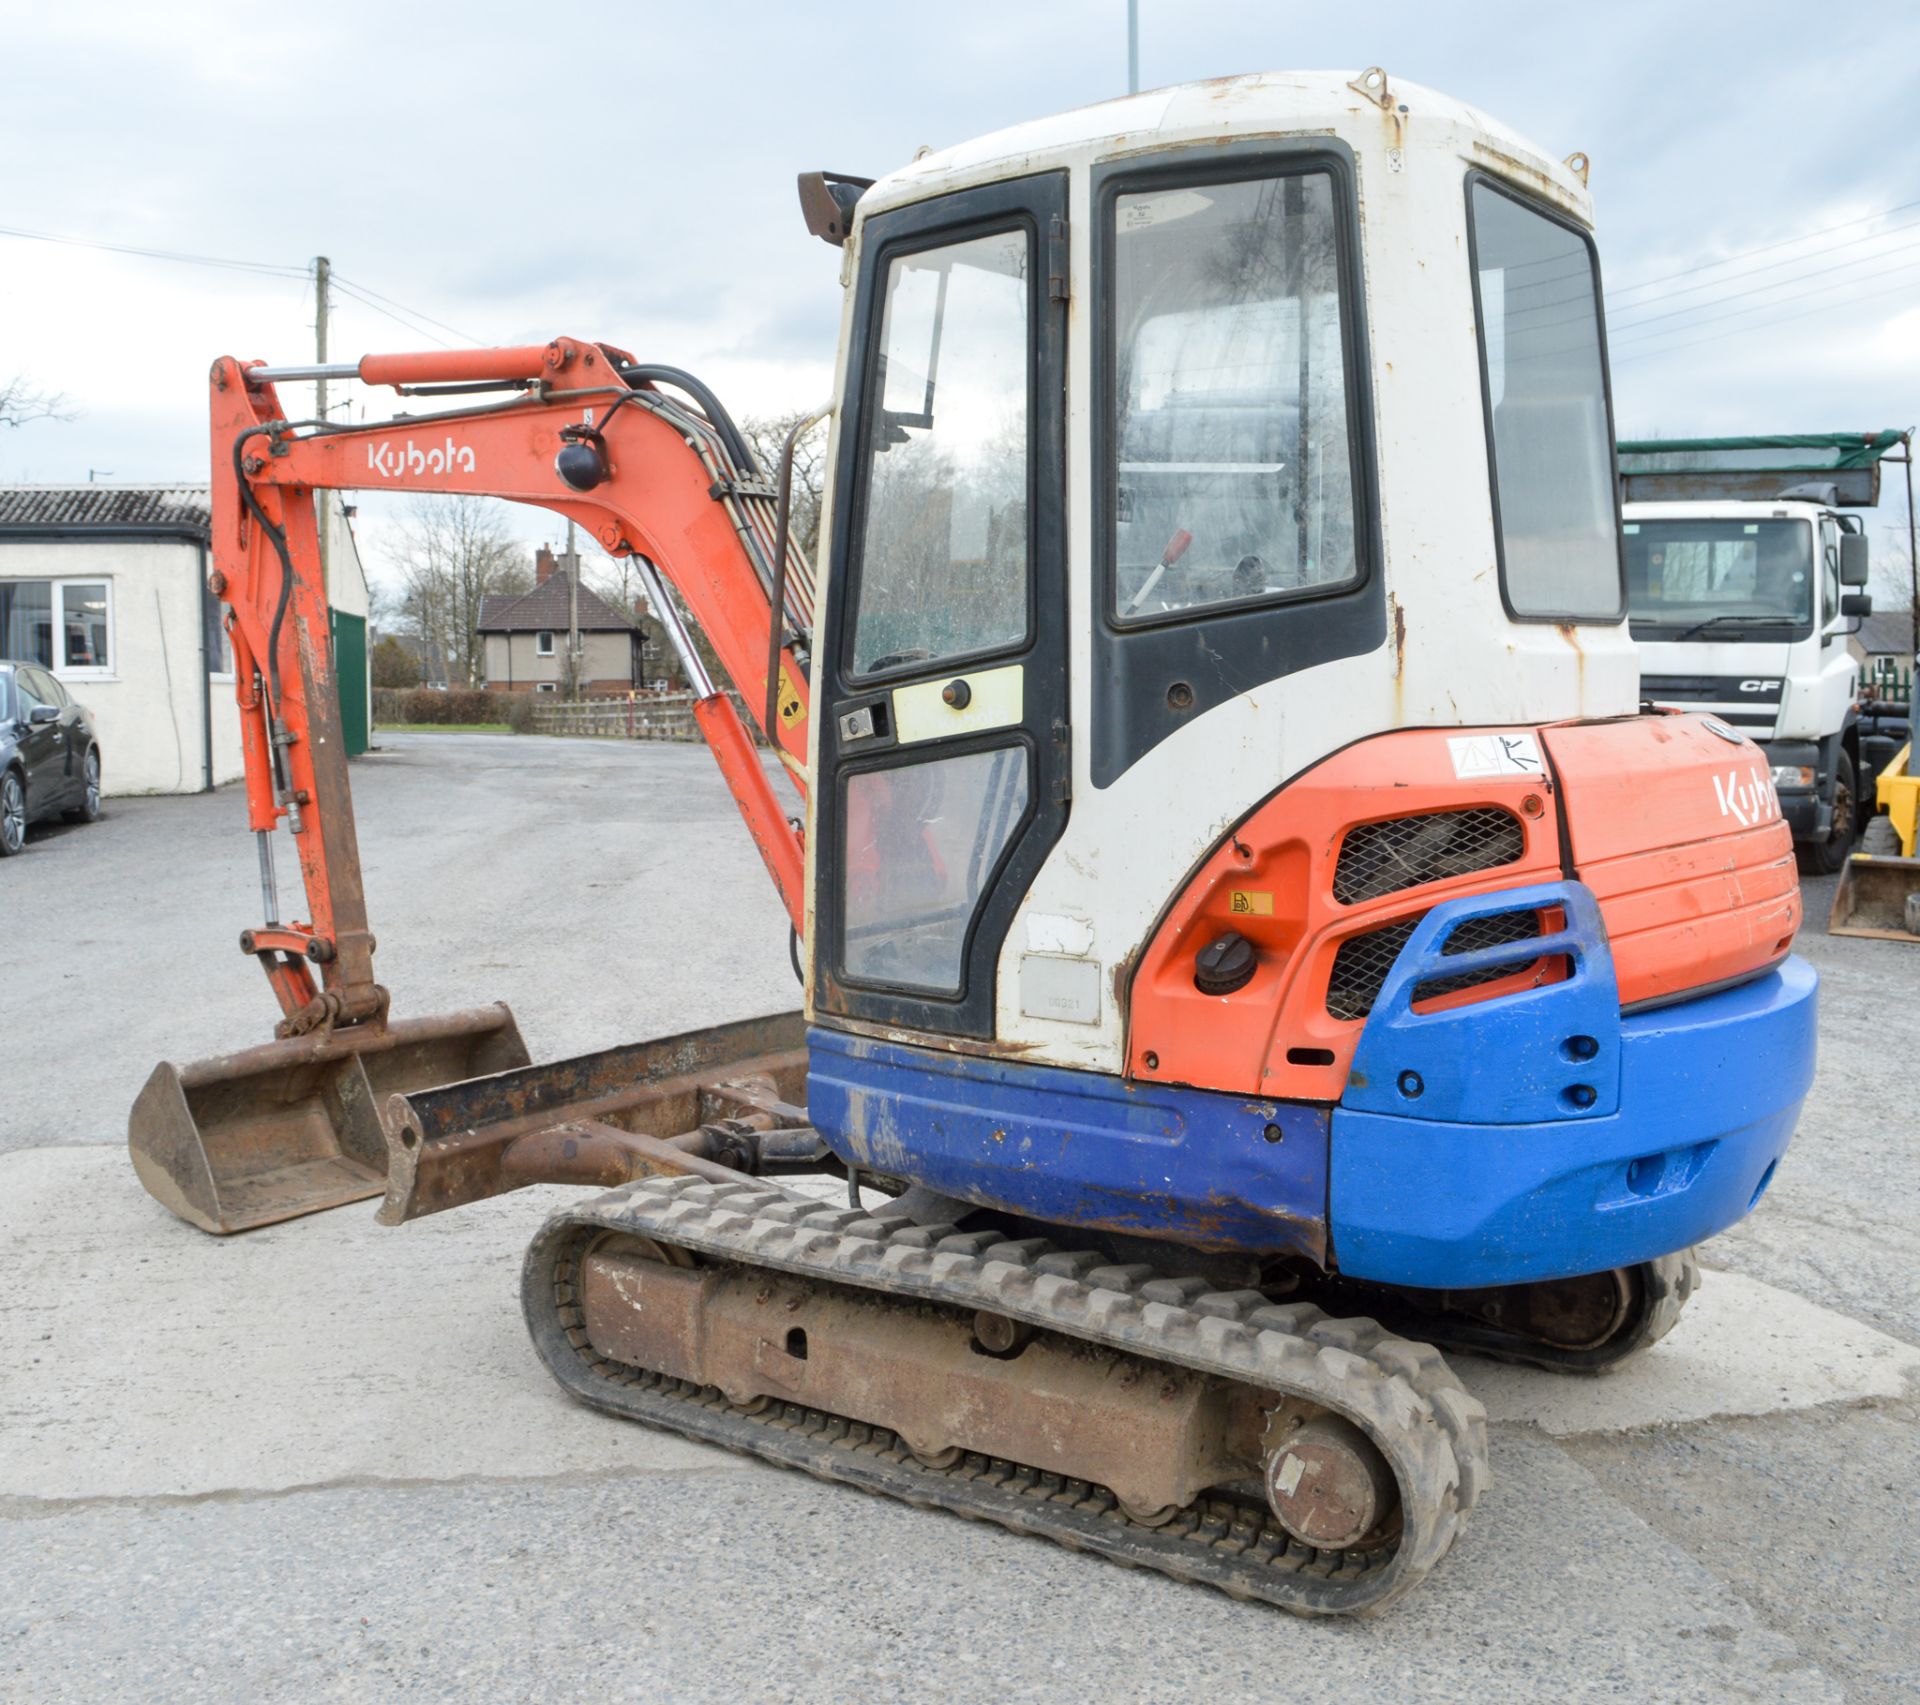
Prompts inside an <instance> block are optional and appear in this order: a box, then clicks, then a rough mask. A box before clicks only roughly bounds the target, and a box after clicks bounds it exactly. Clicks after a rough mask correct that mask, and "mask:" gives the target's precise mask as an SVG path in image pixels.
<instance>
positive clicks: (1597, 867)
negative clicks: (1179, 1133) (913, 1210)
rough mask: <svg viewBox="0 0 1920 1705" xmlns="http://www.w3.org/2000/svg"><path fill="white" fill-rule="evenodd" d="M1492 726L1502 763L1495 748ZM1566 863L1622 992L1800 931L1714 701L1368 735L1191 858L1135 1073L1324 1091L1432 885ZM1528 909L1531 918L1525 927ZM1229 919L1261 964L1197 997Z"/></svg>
mask: <svg viewBox="0 0 1920 1705" xmlns="http://www.w3.org/2000/svg"><path fill="white" fill-rule="evenodd" d="M1489 742H1491V743H1492V747H1493V750H1494V751H1495V752H1496V753H1512V754H1515V756H1514V757H1513V759H1512V761H1511V763H1510V764H1492V765H1490V764H1488V763H1486V762H1485V761H1484V758H1485V754H1486V750H1487V743H1489ZM1543 747H1544V751H1543ZM1489 771H1491V772H1493V773H1484V772H1489ZM1563 843H1564V844H1563ZM1562 875H1571V876H1575V877H1578V878H1579V879H1580V880H1581V881H1584V882H1586V883H1587V884H1588V885H1589V886H1590V887H1591V888H1592V889H1593V891H1594V893H1595V895H1596V897H1597V898H1598V900H1599V902H1600V908H1601V913H1602V915H1603V917H1604V918H1605V920H1606V924H1607V932H1608V937H1609V941H1610V944H1611V947H1612V951H1613V956H1614V966H1615V974H1616V975H1617V977H1618V979H1619V984H1620V999H1621V1002H1622V1004H1623V1005H1629V1006H1630V1005H1633V1004H1635V1003H1637V1002H1641V1001H1646V1000H1653V999H1658V998H1661V997H1663V996H1670V995H1674V994H1677V993H1682V992H1684V991H1686V990H1689V989H1698V988H1706V987H1710V986H1712V985H1714V984H1717V983H1722V982H1725V981H1727V980H1729V979H1732V978H1737V977H1739V976H1742V975H1744V974H1747V973H1750V972H1753V971H1756V970H1759V969H1761V968H1763V967H1764V966H1766V965H1769V964H1771V963H1773V962H1774V961H1776V960H1778V959H1779V958H1780V957H1781V956H1782V955H1783V954H1784V953H1785V952H1786V951H1787V946H1788V943H1789V942H1790V941H1791V940H1792V937H1793V933H1794V931H1795V930H1796V929H1797V928H1798V927H1799V922H1800V894H1799V887H1798V884H1797V882H1796V880H1795V876H1794V866H1793V848H1792V843H1791V837H1790V836H1789V834H1788V832H1787V828H1786V825H1785V824H1784V823H1783V822H1782V821H1781V820H1780V813H1779V806H1778V803H1777V801H1776V800H1775V798H1774V795H1773V790H1772V786H1771V784H1770V781H1769V777H1768V771H1767V764H1766V760H1765V758H1764V757H1763V756H1762V755H1761V754H1760V752H1759V751H1758V749H1757V748H1755V747H1753V746H1751V745H1749V744H1748V743H1746V742H1745V741H1741V742H1740V743H1739V744H1738V745H1734V744H1730V743H1728V741H1727V740H1726V739H1725V738H1724V737H1723V736H1721V735H1719V734H1716V733H1715V732H1713V730H1712V729H1711V728H1709V727H1708V726H1707V722H1706V719H1703V718H1701V717H1698V716H1685V715H1677V716H1676V715H1654V716H1640V717H1630V718H1623V719H1619V720H1616V721H1611V722H1601V723H1568V724H1557V725H1552V726H1549V727H1546V728H1543V729H1539V730H1520V731H1517V732H1516V731H1515V730H1511V729H1508V730H1461V729H1452V730H1445V729H1441V730H1427V729H1418V730H1411V729H1410V730H1404V731H1400V732H1396V733H1392V734H1383V735H1380V736H1378V737H1377V738H1375V739H1372V740H1366V741H1362V742H1361V743H1360V744H1358V745H1355V746H1350V747H1347V748H1346V749H1345V750H1343V751H1340V752H1337V753H1335V754H1334V755H1333V756H1332V757H1330V758H1328V759H1327V760H1326V761H1325V762H1323V763H1321V764H1319V765H1317V766H1316V767H1315V768H1314V769H1312V770H1309V771H1308V772H1307V773H1306V774H1305V775H1303V776H1301V777H1299V778H1298V779H1297V780H1295V781H1293V782H1291V783H1289V784H1288V785H1287V786H1286V787H1284V788H1282V789H1281V790H1280V791H1279V792H1278V793H1276V794H1274V795H1273V796H1272V797H1271V798H1269V799H1268V800H1267V801H1266V802H1265V803H1264V804H1263V805H1261V806H1260V807H1259V808H1258V809H1257V810H1255V811H1254V812H1253V813H1252V814H1251V815H1250V816H1249V817H1247V818H1246V819H1245V820H1243V821H1242V822H1241V823H1240V824H1239V825H1238V826H1237V827H1236V828H1235V829H1234V831H1233V832H1232V833H1231V834H1230V835H1228V836H1227V838H1226V839H1225V840H1224V841H1223V842H1222V843H1221V844H1220V845H1219V846H1218V847H1217V848H1216V849H1215V850H1214V851H1213V853H1212V854H1210V855H1209V857H1208V858H1207V859H1206V860H1205V862H1204V863H1203V864H1202V865H1201V866H1200V868H1199V870H1198V871H1196V872H1195V874H1194V876H1193V877H1192V879H1191V880H1190V881H1189V882H1188V884H1187V886H1186V888H1185V889H1184V891H1183V892H1182V893H1181V894H1180V895H1179V897H1178V898H1177V899H1176V900H1175V902H1174V904H1173V906H1172V907H1171V908H1170V909H1169V911H1168V912H1167V915H1166V916H1165V918H1164V919H1163V920H1162V921H1161V924H1160V927H1159V929H1158V930H1157V931H1156V932H1155V935H1154V937H1153V939H1152V941H1151V942H1150V943H1149V944H1148V947H1147V950H1146V952H1145V953H1144V954H1143V955H1142V958H1141V961H1140V964H1139V967H1138V969H1137V971H1136V973H1135V975H1134V978H1133V983H1132V988H1131V996H1130V1006H1129V1023H1128V1045H1127V1053H1128V1058H1127V1070H1128V1073H1129V1075H1130V1076H1134V1077H1140V1078H1146V1079H1150V1080H1154V1081H1159V1082H1169V1083H1183V1084H1191V1085H1194V1086H1195V1087H1198V1088H1207V1089H1222V1090H1227V1091H1229V1092H1232V1093H1238V1094H1250V1095H1260V1096H1284V1097H1288V1098H1296V1099H1304V1100H1325V1101H1332V1100H1337V1099H1338V1098H1339V1097H1340V1095H1341V1094H1342V1093H1343V1091H1344V1090H1345V1087H1346V1080H1347V1071H1348V1067H1349V1065H1350V1064H1351V1062H1352V1058H1353V1051H1354V1048H1355V1046H1356V1044H1357V1043H1358V1041H1359V1036H1360V1031H1361V1029H1362V1027H1363V1026H1364V1023H1365V1019H1366V1013H1367V1010H1368V1009H1369V1007H1370V1002H1371V995H1370V994H1369V992H1368V990H1369V987H1371V988H1372V989H1374V990H1377V988H1378V983H1379V979H1380V978H1381V977H1383V976H1384V974H1385V968H1386V966H1387V965H1390V964H1391V962H1392V959H1393V957H1394V956H1395V955H1396V954H1397V953H1398V951H1399V947H1400V946H1401V945H1403V944H1404V942H1405V940H1406V937H1407V935H1408V934H1410V933H1411V931H1412V927H1413V924H1414V923H1415V922H1416V921H1417V920H1418V919H1419V918H1420V917H1422V916H1423V915H1424V914H1425V913H1426V912H1427V911H1428V910H1429V909H1430V908H1431V907H1432V906H1434V905H1436V904H1437V903H1439V902H1440V901H1442V900H1449V899H1454V898H1457V897H1459V896H1461V895H1465V894H1481V893H1488V892H1493V891H1497V890H1499V889H1503V888H1519V887H1524V886H1527V885H1529V884H1532V883H1538V882H1546V881H1553V880H1555V879H1557V878H1559V877H1561V876H1562ZM1558 922H1559V920H1558V918H1555V917H1548V918H1544V919H1540V920H1538V927H1539V928H1541V929H1542V930H1544V929H1549V928H1552V927H1555V926H1556V925H1557V924H1558ZM1534 927H1535V923H1534V920H1524V927H1523V928H1522V929H1521V931H1520V933H1523V934H1524V933H1531V931H1532V930H1533V928H1534ZM1227 931H1233V932H1235V933H1237V934H1239V935H1241V936H1243V937H1245V938H1246V939H1247V941H1248V942H1250V943H1251V944H1252V946H1253V948H1254V950H1255V957H1254V964H1253V969H1252V975H1251V977H1250V978H1249V980H1247V981H1246V982H1245V983H1244V984H1243V985H1242V986H1240V987H1238V988H1235V989H1233V990H1232V992H1230V993H1226V994H1210V993H1203V992H1202V991H1201V990H1200V988H1198V987H1197V986H1196V983H1195V979H1194V970H1195V963H1194V962H1195V956H1196V955H1197V954H1198V953H1199V952H1200V951H1201V949H1203V948H1204V947H1206V946H1207V945H1208V943H1210V942H1212V941H1214V940H1215V939H1217V938H1218V937H1219V936H1221V935H1222V934H1224V933H1226V932H1227ZM1561 974H1562V966H1561V965H1560V962H1559V961H1557V960H1554V959H1551V958H1549V959H1542V960H1540V961H1538V962H1536V963H1535V964H1534V965H1532V966H1530V967H1527V968H1526V969H1524V970H1522V971H1519V972H1513V973H1509V974H1507V975H1505V976H1502V977H1499V978H1497V979H1494V980H1491V981H1487V982H1484V983H1480V984H1477V985H1475V986H1473V987H1470V988H1461V989H1455V990H1451V991H1436V993H1435V995H1434V1000H1433V1004H1435V1005H1442V1004H1445V1005H1456V1004H1465V1003H1468V1002H1471V1001H1476V1000H1484V999H1488V998H1491V997H1493V996H1496V995H1499V994H1502V993H1505V992H1507V991H1509V990H1511V989H1514V988H1517V987H1525V986H1529V985H1531V984H1535V983H1540V982H1547V981H1551V980H1553V979H1555V978H1557V977H1558V976H1560V975H1561Z"/></svg>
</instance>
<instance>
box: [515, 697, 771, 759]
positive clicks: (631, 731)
mask: <svg viewBox="0 0 1920 1705" xmlns="http://www.w3.org/2000/svg"><path fill="white" fill-rule="evenodd" d="M727 696H728V697H729V698H731V699H732V700H733V708H734V709H735V710H737V711H738V712H739V713H740V716H741V720H742V721H744V722H745V723H746V725H747V728H748V730H749V731H750V732H751V733H752V734H753V736H754V738H755V740H756V741H758V743H759V744H761V745H763V746H764V745H765V744H766V742H765V741H764V740H762V739H760V732H759V730H758V729H757V728H756V727H755V726H754V721H753V717H752V716H751V715H750V714H749V713H748V711H747V706H746V701H745V700H744V699H742V698H741V697H740V695H739V694H738V693H735V692H732V691H729V693H728V695H727ZM533 727H534V732H535V733H536V734H590V735H598V736H600V737H601V738H603V739H609V740H698V739H700V737H701V735H700V725H699V724H698V723H697V722H695V721H694V719H693V694H692V693H636V694H634V695H633V696H632V697H631V698H620V699H615V698H602V699H580V700H578V701H575V702H568V701H565V700H555V701H553V702H551V703H546V702H537V703H536V704H535V705H534V707H533Z"/></svg>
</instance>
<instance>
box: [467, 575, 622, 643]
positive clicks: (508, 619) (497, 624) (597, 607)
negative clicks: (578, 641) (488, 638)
mask: <svg viewBox="0 0 1920 1705" xmlns="http://www.w3.org/2000/svg"><path fill="white" fill-rule="evenodd" d="M639 625H640V624H639V623H638V622H637V621H635V620H634V619H633V617H631V616H623V615H621V613H620V612H619V611H618V610H616V609H615V608H614V607H613V606H612V605H611V604H609V603H608V602H607V601H606V600H605V599H604V598H602V597H600V596H599V594H598V593H595V592H592V591H589V590H588V589H587V588H586V587H584V586H582V587H581V588H580V631H581V632H582V633H617V632H618V631H619V630H620V629H622V628H637V627H639ZM474 626H475V627H476V628H478V629H479V630H480V632H482V633H546V632H553V631H556V630H559V631H564V630H565V628H566V626H567V577H566V576H565V575H564V574H554V575H549V576H548V577H547V579H546V581H545V582H544V583H543V584H542V585H539V586H536V587H535V588H534V589H533V590H532V591H531V592H495V593H491V594H489V595H488V596H487V597H485V598H482V599H481V600H480V619H479V621H477V622H475V623H474Z"/></svg>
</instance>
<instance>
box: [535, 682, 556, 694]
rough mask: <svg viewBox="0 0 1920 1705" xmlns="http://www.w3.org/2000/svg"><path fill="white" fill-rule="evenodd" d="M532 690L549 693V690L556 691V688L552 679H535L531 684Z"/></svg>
mask: <svg viewBox="0 0 1920 1705" xmlns="http://www.w3.org/2000/svg"><path fill="white" fill-rule="evenodd" d="M533 690H534V691H535V692H536V693H551V692H555V691H557V690H558V688H557V686H556V684H555V683H554V682H552V681H535V682H534V684H533Z"/></svg>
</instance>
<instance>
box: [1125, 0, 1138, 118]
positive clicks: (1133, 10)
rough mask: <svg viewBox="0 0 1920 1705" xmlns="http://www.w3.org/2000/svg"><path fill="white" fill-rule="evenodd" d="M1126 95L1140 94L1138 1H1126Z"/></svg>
mask: <svg viewBox="0 0 1920 1705" xmlns="http://www.w3.org/2000/svg"><path fill="white" fill-rule="evenodd" d="M1127 93H1128V94H1130V95H1137V94H1139V93H1140V0H1127Z"/></svg>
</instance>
